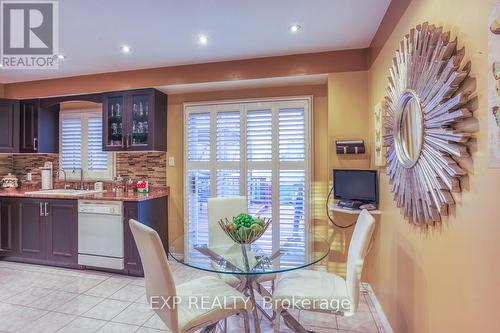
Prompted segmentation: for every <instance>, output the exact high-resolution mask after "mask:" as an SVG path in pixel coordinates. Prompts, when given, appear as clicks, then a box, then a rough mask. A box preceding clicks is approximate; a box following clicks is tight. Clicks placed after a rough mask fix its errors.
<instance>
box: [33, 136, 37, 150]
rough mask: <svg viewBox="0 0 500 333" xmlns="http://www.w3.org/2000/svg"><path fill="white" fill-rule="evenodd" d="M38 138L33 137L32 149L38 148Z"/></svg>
mask: <svg viewBox="0 0 500 333" xmlns="http://www.w3.org/2000/svg"><path fill="white" fill-rule="evenodd" d="M37 144H38V139H37V138H33V150H34V151H37V150H38V146H37Z"/></svg>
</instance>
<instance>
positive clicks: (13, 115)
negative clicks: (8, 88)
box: [0, 99, 19, 153]
mask: <svg viewBox="0 0 500 333" xmlns="http://www.w3.org/2000/svg"><path fill="white" fill-rule="evenodd" d="M0 133H1V135H0V153H17V152H19V101H17V100H12V99H0Z"/></svg>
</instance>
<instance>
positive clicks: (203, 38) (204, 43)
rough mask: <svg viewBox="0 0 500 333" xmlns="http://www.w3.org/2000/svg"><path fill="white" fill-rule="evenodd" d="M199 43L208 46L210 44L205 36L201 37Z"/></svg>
mask: <svg viewBox="0 0 500 333" xmlns="http://www.w3.org/2000/svg"><path fill="white" fill-rule="evenodd" d="M198 43H200V44H201V45H206V44H207V43H208V37H207V36H205V35H199V36H198Z"/></svg>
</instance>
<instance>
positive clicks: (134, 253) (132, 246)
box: [123, 197, 168, 276]
mask: <svg viewBox="0 0 500 333" xmlns="http://www.w3.org/2000/svg"><path fill="white" fill-rule="evenodd" d="M167 209H168V207H167V198H166V197H163V198H157V199H152V200H146V201H139V202H124V204H123V210H124V214H123V222H124V228H123V232H124V242H125V243H124V250H125V270H126V272H127V274H128V275H133V276H144V270H143V268H142V262H141V258H140V256H139V251H138V250H137V246H136V243H135V240H134V236H133V235H132V231H131V230H130V226H129V224H128V221H129V220H130V219H134V220H137V221H139V222H141V223H142V224H145V225H147V226H148V227H151V228H153V229H154V230H156V232H157V233H158V235H159V236H160V239H161V240H162V242H163V247H164V249H165V252H166V253H168V227H167V216H168V211H167Z"/></svg>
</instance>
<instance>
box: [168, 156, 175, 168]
mask: <svg viewBox="0 0 500 333" xmlns="http://www.w3.org/2000/svg"><path fill="white" fill-rule="evenodd" d="M168 166H171V167H173V166H175V158H174V157H169V158H168Z"/></svg>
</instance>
